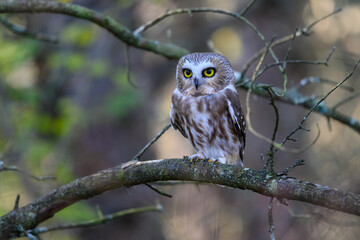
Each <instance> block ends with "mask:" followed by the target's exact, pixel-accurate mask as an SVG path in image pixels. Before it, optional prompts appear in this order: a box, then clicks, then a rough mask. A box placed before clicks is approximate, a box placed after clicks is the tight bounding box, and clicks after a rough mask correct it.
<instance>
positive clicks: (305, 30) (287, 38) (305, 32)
mask: <svg viewBox="0 0 360 240" xmlns="http://www.w3.org/2000/svg"><path fill="white" fill-rule="evenodd" d="M340 11H341V9H340V8H338V9H336V10H335V11H334V12H332V13H330V14H328V15H326V16H325V17H322V18H320V19H317V20H315V21H314V22H312V23H310V24H309V25H308V26H306V27H304V28H302V29H301V30H299V31H297V32H296V33H295V36H296V37H300V36H302V35H305V36H308V35H309V33H310V30H311V29H312V28H313V27H314V26H315V25H316V24H317V23H319V22H320V21H322V20H324V19H326V18H328V17H330V16H332V15H334V14H336V13H338V12H340ZM293 37H294V34H289V35H287V36H284V37H282V38H280V39H278V40H276V41H274V42H273V44H272V46H271V47H276V46H279V45H281V44H283V43H286V42H288V41H291V40H292V39H293ZM265 49H266V47H264V48H262V49H260V50H259V51H258V52H256V53H255V54H254V55H253V56H252V57H251V58H250V59H249V60H248V61H247V63H246V64H245V65H244V66H243V68H242V70H241V76H242V77H245V74H246V72H247V71H248V69H249V68H250V66H251V65H252V64H253V63H254V62H255V61H256V60H257V59H258V58H260V57H261V55H262V53H263V52H264V51H265Z"/></svg>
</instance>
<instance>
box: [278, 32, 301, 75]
mask: <svg viewBox="0 0 360 240" xmlns="http://www.w3.org/2000/svg"><path fill="white" fill-rule="evenodd" d="M298 30H299V29H298V27H296V28H295V32H294V35H293V37H292V39H291V41H290V44H289V47H288V50H287V51H286V54H285V58H284V62H283V64H282V67H283V69H284V72H285V70H286V64H287V61H288V59H289V54H290V51H291V49H292V45H293V44H294V41H295V38H296V33H297V32H298Z"/></svg>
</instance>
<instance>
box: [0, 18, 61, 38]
mask: <svg viewBox="0 0 360 240" xmlns="http://www.w3.org/2000/svg"><path fill="white" fill-rule="evenodd" d="M0 23H1V24H2V25H3V26H4V27H6V28H7V29H8V30H10V31H11V32H12V33H14V34H16V35H20V36H23V37H28V38H32V39H36V40H39V41H43V42H48V43H54V44H57V43H59V41H58V39H57V38H56V37H55V36H52V35H48V34H43V33H37V32H32V31H29V30H28V29H26V28H25V27H23V26H21V25H18V24H15V23H13V22H11V21H9V20H8V19H7V18H6V17H4V16H0Z"/></svg>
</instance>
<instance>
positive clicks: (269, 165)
mask: <svg viewBox="0 0 360 240" xmlns="http://www.w3.org/2000/svg"><path fill="white" fill-rule="evenodd" d="M266 91H267V92H268V94H269V97H270V105H271V106H272V107H273V109H274V112H275V124H274V130H273V134H272V137H271V143H270V149H269V153H268V156H269V159H268V160H267V161H266V164H265V166H264V169H265V168H268V171H269V172H270V174H274V172H275V171H274V142H275V138H276V134H277V131H278V128H279V110H278V108H277V106H276V104H275V100H274V97H273V95H274V91H273V90H272V89H271V88H266Z"/></svg>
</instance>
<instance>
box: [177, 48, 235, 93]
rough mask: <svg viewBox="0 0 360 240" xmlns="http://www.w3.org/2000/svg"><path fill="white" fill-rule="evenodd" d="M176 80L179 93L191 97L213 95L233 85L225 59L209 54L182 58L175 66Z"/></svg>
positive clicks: (215, 54) (233, 79)
mask: <svg viewBox="0 0 360 240" xmlns="http://www.w3.org/2000/svg"><path fill="white" fill-rule="evenodd" d="M176 80H177V88H178V89H179V91H180V92H181V93H182V94H184V95H192V96H200V95H208V94H214V93H216V92H218V91H220V90H222V89H224V88H225V87H226V86H228V85H229V84H234V83H235V77H234V70H233V69H232V68H231V65H230V63H229V61H228V60H227V58H226V57H224V56H222V55H220V54H217V53H211V52H204V53H190V54H187V55H185V56H183V57H182V58H181V59H180V60H179V63H178V65H177V71H176Z"/></svg>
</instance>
